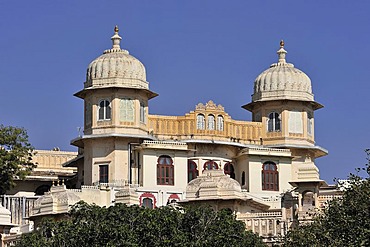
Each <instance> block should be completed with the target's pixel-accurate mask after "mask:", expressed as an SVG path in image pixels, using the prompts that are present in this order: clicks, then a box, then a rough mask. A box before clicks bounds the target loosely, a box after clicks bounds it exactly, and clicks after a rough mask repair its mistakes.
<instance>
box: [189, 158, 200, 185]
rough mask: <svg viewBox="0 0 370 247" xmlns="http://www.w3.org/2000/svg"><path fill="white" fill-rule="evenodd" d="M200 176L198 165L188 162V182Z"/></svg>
mask: <svg viewBox="0 0 370 247" xmlns="http://www.w3.org/2000/svg"><path fill="white" fill-rule="evenodd" d="M198 174H199V172H198V167H197V164H196V163H195V162H194V161H192V160H188V182H190V181H191V180H193V179H194V178H196V177H198Z"/></svg>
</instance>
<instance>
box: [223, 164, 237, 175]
mask: <svg viewBox="0 0 370 247" xmlns="http://www.w3.org/2000/svg"><path fill="white" fill-rule="evenodd" d="M224 173H225V174H227V175H229V176H230V177H231V178H233V179H235V172H234V166H233V164H231V163H230V162H227V163H226V164H225V166H224Z"/></svg>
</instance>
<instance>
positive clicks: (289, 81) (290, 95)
mask: <svg viewBox="0 0 370 247" xmlns="http://www.w3.org/2000/svg"><path fill="white" fill-rule="evenodd" d="M286 53H287V52H286V51H285V50H284V48H283V47H281V48H280V50H279V51H278V54H279V62H278V63H275V64H272V65H271V66H270V68H269V69H267V70H265V71H263V72H262V73H261V74H260V75H259V76H258V77H257V78H256V80H255V81H254V93H253V95H252V101H253V102H255V101H267V100H281V99H287V100H303V101H314V96H313V94H312V87H311V80H310V78H309V77H308V76H307V75H306V74H305V73H304V72H302V71H301V70H299V69H297V68H294V65H293V64H291V63H287V62H286V61H285V54H286Z"/></svg>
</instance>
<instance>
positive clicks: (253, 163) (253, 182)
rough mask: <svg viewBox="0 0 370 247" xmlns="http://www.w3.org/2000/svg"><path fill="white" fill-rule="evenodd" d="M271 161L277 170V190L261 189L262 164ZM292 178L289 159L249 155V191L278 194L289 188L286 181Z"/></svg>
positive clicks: (261, 193)
mask: <svg viewBox="0 0 370 247" xmlns="http://www.w3.org/2000/svg"><path fill="white" fill-rule="evenodd" d="M266 161H272V162H274V163H275V164H276V165H277V168H278V172H279V191H277V192H274V191H269V190H262V175H261V174H262V164H263V163H264V162H266ZM291 180H292V174H291V161H290V159H289V158H284V157H267V156H250V157H249V192H250V193H256V194H260V195H263V194H266V195H269V194H270V195H274V194H280V193H281V192H283V191H286V190H288V189H290V188H291V185H290V184H289V183H288V182H289V181H291Z"/></svg>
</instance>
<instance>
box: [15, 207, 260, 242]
mask: <svg viewBox="0 0 370 247" xmlns="http://www.w3.org/2000/svg"><path fill="white" fill-rule="evenodd" d="M16 246H18V247H25V246H27V247H29V246H30V247H32V246H38V247H43V246H55V247H56V246H58V247H63V246H70V247H75V246H76V247H77V246H78V247H84V246H89V247H95V246H96V247H97V246H158V247H166V246H179V247H180V246H181V247H183V246H184V247H198V246H199V247H201V246H257V247H258V246H265V245H264V244H263V243H262V241H261V239H260V238H259V237H258V236H257V235H255V234H253V233H251V232H248V231H246V230H245V225H244V223H243V222H240V221H237V220H236V219H235V216H234V215H233V214H232V213H230V212H228V211H225V210H221V211H219V212H215V211H213V210H212V209H211V208H209V207H189V208H188V207H185V208H183V209H180V210H178V209H174V208H173V207H170V206H167V207H161V208H157V209H148V208H143V207H138V206H126V205H124V204H117V205H115V206H111V207H109V208H105V207H99V206H96V205H89V204H86V203H84V202H80V203H77V204H76V205H75V206H73V208H72V209H71V211H70V213H69V215H68V217H66V219H64V220H60V221H54V220H50V219H49V220H45V221H43V222H42V223H41V224H40V226H38V228H37V229H36V230H35V231H33V232H32V233H29V234H24V235H23V236H22V238H21V240H20V241H19V242H18V243H17V244H16Z"/></svg>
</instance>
